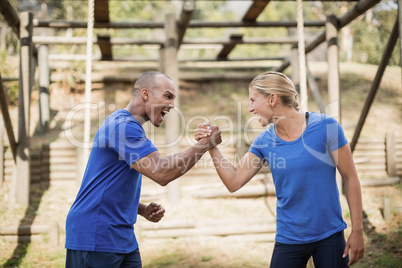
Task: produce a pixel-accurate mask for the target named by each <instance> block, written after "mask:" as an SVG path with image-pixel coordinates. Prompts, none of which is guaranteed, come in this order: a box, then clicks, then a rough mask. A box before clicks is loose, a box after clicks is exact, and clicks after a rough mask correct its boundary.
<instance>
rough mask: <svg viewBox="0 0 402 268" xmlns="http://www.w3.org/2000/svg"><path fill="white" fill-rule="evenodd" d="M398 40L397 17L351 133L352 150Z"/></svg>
mask: <svg viewBox="0 0 402 268" xmlns="http://www.w3.org/2000/svg"><path fill="white" fill-rule="evenodd" d="M397 40H398V19H397V20H396V21H395V24H394V27H393V28H392V32H391V35H390V37H389V39H388V43H387V45H386V47H385V50H384V54H383V55H382V58H381V62H380V64H379V65H378V70H377V73H376V75H375V77H374V80H373V84H372V85H371V88H370V91H369V93H368V95H367V98H366V101H365V103H364V106H363V110H362V112H361V114H360V118H359V121H358V123H357V126H356V129H355V133H354V134H353V138H352V141H351V143H350V148H351V149H352V152H353V151H354V149H355V147H356V144H357V141H358V139H359V137H360V133H361V131H362V129H363V126H364V123H365V122H366V118H367V115H368V113H369V111H370V108H371V104H372V103H373V101H374V98H375V95H376V94H377V91H378V88H379V87H380V83H381V79H382V76H383V75H384V72H385V68H386V67H387V65H388V62H389V59H390V58H391V56H392V51H393V50H394V47H395V45H396V41H397Z"/></svg>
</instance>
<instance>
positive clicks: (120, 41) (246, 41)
mask: <svg viewBox="0 0 402 268" xmlns="http://www.w3.org/2000/svg"><path fill="white" fill-rule="evenodd" d="M98 38H99V37H98ZM109 38H110V37H109ZM32 40H33V42H34V43H35V44H48V45H54V44H59V45H60V44H64V45H72V44H76V45H85V44H86V37H71V38H68V39H67V38H65V37H60V36H34V37H33V39H32ZM164 42H165V41H164V40H162V39H161V40H156V39H153V40H139V39H135V38H110V43H111V45H163V44H164ZM93 43H99V40H98V39H96V38H94V40H93ZM296 43H297V37H296V36H295V37H292V36H290V37H288V36H285V37H276V38H266V37H246V38H242V39H240V40H239V38H237V37H236V36H234V38H231V39H229V40H228V39H216V38H191V39H189V38H186V39H183V41H182V44H183V45H236V44H243V45H266V44H296Z"/></svg>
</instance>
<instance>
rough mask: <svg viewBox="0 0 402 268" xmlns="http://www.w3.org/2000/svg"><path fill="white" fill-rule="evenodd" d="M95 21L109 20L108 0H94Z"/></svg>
mask: <svg viewBox="0 0 402 268" xmlns="http://www.w3.org/2000/svg"><path fill="white" fill-rule="evenodd" d="M94 17H95V21H96V22H104V23H105V22H106V23H107V22H109V0H95V13H94Z"/></svg>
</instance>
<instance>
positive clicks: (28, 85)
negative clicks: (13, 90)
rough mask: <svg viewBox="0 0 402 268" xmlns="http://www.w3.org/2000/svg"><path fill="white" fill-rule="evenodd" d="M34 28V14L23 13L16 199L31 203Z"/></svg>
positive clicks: (18, 202)
mask: <svg viewBox="0 0 402 268" xmlns="http://www.w3.org/2000/svg"><path fill="white" fill-rule="evenodd" d="M32 29H33V14H32V13H30V12H23V13H21V25H20V43H21V45H20V46H21V48H20V81H19V91H18V145H17V165H16V177H15V178H16V183H15V187H16V188H15V201H16V203H17V204H19V205H21V206H24V207H26V206H28V205H29V189H30V182H31V165H30V162H31V161H30V160H31V159H30V150H29V117H30V113H29V110H30V103H31V94H30V93H31V89H32V84H33V83H32V70H31V68H32V54H33V53H32Z"/></svg>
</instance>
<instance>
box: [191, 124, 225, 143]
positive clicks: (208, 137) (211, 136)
mask: <svg viewBox="0 0 402 268" xmlns="http://www.w3.org/2000/svg"><path fill="white" fill-rule="evenodd" d="M221 133H222V131H220V130H219V127H218V126H216V125H211V123H210V122H205V123H200V124H198V125H197V128H196V129H195V131H194V138H195V140H196V141H198V142H199V143H201V144H207V145H208V147H209V148H208V149H212V148H214V147H216V146H217V145H218V144H220V143H222V136H221Z"/></svg>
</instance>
